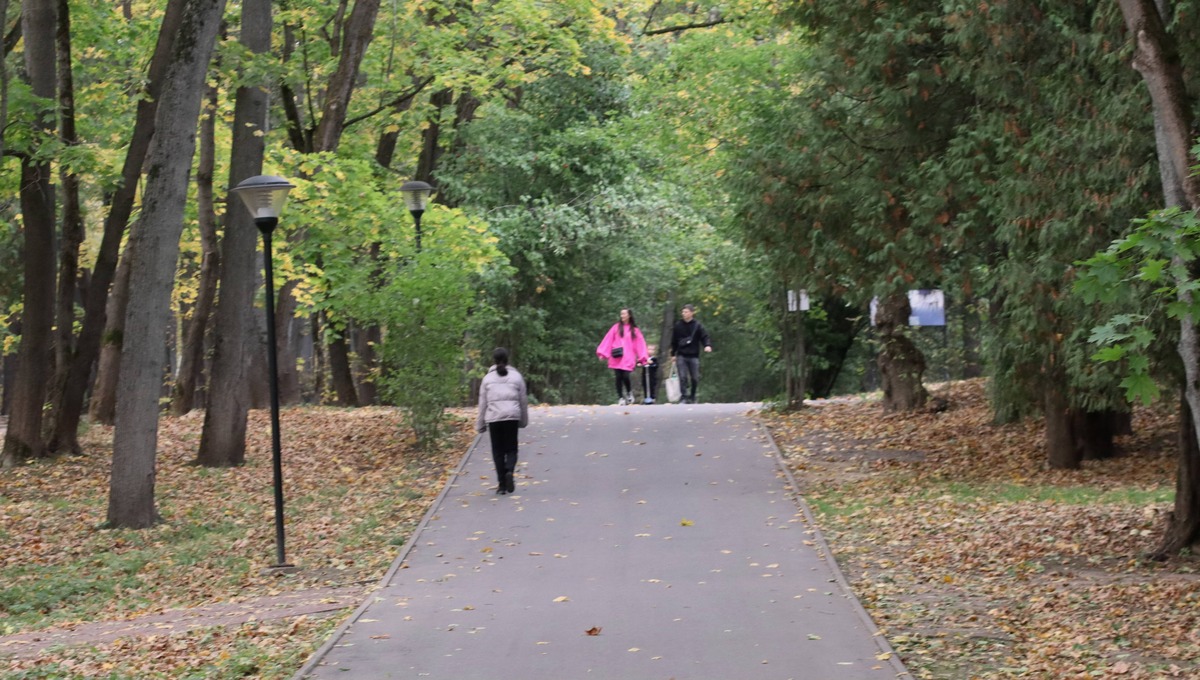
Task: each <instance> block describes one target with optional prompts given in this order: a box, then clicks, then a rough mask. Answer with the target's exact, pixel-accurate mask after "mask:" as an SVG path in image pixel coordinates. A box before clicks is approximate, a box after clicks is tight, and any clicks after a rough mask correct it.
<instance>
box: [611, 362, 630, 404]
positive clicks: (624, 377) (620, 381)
mask: <svg viewBox="0 0 1200 680" xmlns="http://www.w3.org/2000/svg"><path fill="white" fill-rule="evenodd" d="M632 375H633V371H622V370H621V369H619V368H614V369H613V377H614V379H615V382H616V384H617V399H624V398H625V397H627V396H628V397H632V396H633V380H632V379H631V376H632Z"/></svg>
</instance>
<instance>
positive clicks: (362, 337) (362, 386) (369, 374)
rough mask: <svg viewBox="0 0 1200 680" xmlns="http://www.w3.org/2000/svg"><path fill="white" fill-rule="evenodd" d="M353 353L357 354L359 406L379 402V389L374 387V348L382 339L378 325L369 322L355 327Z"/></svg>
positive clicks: (375, 364) (376, 364)
mask: <svg viewBox="0 0 1200 680" xmlns="http://www.w3.org/2000/svg"><path fill="white" fill-rule="evenodd" d="M353 338H354V354H355V355H356V356H357V358H358V361H357V362H356V365H355V367H356V369H357V370H356V371H355V374H356V377H357V378H358V402H359V404H360V405H361V406H370V405H372V404H378V403H379V390H378V389H376V388H375V371H376V370H377V369H378V361H377V360H376V357H375V348H376V347H377V346H378V345H379V343H380V342H381V341H382V340H383V333H382V331H380V329H379V326H377V325H375V324H371V325H369V326H367V327H366V328H360V329H357V330H356V331H355V333H354V335H353Z"/></svg>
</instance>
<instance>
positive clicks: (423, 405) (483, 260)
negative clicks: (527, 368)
mask: <svg viewBox="0 0 1200 680" xmlns="http://www.w3.org/2000/svg"><path fill="white" fill-rule="evenodd" d="M425 218H426V219H427V220H428V222H427V224H428V225H429V228H430V232H429V235H428V237H427V238H426V239H424V240H423V241H422V250H421V252H420V253H412V254H411V255H407V256H406V255H404V254H403V253H404V250H403V249H402V248H397V249H395V250H394V251H392V252H393V257H392V259H391V260H390V262H388V264H386V265H384V266H383V267H382V269H383V271H386V272H388V273H387V274H385V275H384V276H385V277H386V280H385V281H384V282H382V283H381V284H380V285H379V286H378V288H377V289H375V290H371V291H370V292H369V294H364V295H362V296H360V298H359V299H360V301H366V300H369V301H370V302H369V303H367V304H370V305H372V309H359V310H358V313H357V315H356V318H358V319H360V320H362V321H366V322H371V323H376V324H379V325H380V326H381V327H383V329H384V334H383V343H382V344H381V345H380V347H379V348H378V351H379V356H380V364H381V371H380V374H379V377H378V381H377V384H379V386H380V387H381V388H382V390H383V394H384V396H385V397H386V398H387V399H388V400H389V401H390V402H391V403H395V404H397V405H399V406H401V407H403V408H404V409H405V411H406V413H407V414H408V417H409V422H410V424H411V425H412V427H413V429H414V430H415V431H416V433H417V437H418V440H419V442H420V443H421V445H422V446H423V447H425V448H429V447H433V446H435V445H437V443H438V442H439V441H440V437H441V435H442V427H443V424H444V420H445V409H446V407H447V406H452V405H454V404H457V403H461V401H462V399H463V396H464V394H465V384H464V381H463V379H462V375H463V369H464V366H465V365H466V356H465V355H464V347H463V343H464V336H465V334H466V332H467V330H468V327H469V318H470V312H471V310H472V309H473V308H475V307H476V306H477V305H478V294H477V286H478V281H479V278H480V276H481V275H482V274H483V273H484V271H485V270H487V269H489V268H492V267H495V266H496V265H497V264H498V263H499V262H501V260H500V256H499V253H498V251H497V250H496V249H495V246H494V242H495V239H494V238H493V237H491V236H490V235H489V234H488V233H487V231H486V230H485V229H484V228H483V227H481V226H480V225H479V224H478V223H477V222H476V221H474V220H472V219H471V218H470V217H468V216H466V215H464V214H462V213H460V212H458V211H455V210H433V211H430V212H428V213H426V215H425Z"/></svg>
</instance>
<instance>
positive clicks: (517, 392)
mask: <svg viewBox="0 0 1200 680" xmlns="http://www.w3.org/2000/svg"><path fill="white" fill-rule="evenodd" d="M501 420H517V421H520V427H525V426H526V425H528V424H529V397H528V395H526V393H525V379H524V378H522V377H521V373H520V371H518V370H517V369H515V368H513V367H512V366H509V367H508V374H507V375H500V374H499V373H497V372H496V367H495V366H492V367H491V368H490V369H488V372H487V375H485V376H484V377H483V382H481V383H480V384H479V417H478V418H476V419H475V431H476V432H483V431H484V430H485V429H487V424H488V423H495V422H499V421H501Z"/></svg>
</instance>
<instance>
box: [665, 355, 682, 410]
mask: <svg viewBox="0 0 1200 680" xmlns="http://www.w3.org/2000/svg"><path fill="white" fill-rule="evenodd" d="M666 386H667V400H668V401H670V402H671V403H672V404H678V403H679V398H680V397H682V396H683V390H682V389H680V387H679V369H677V368H676V367H675V362H674V361H672V362H671V373H670V374H668V375H667V380H666Z"/></svg>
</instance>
